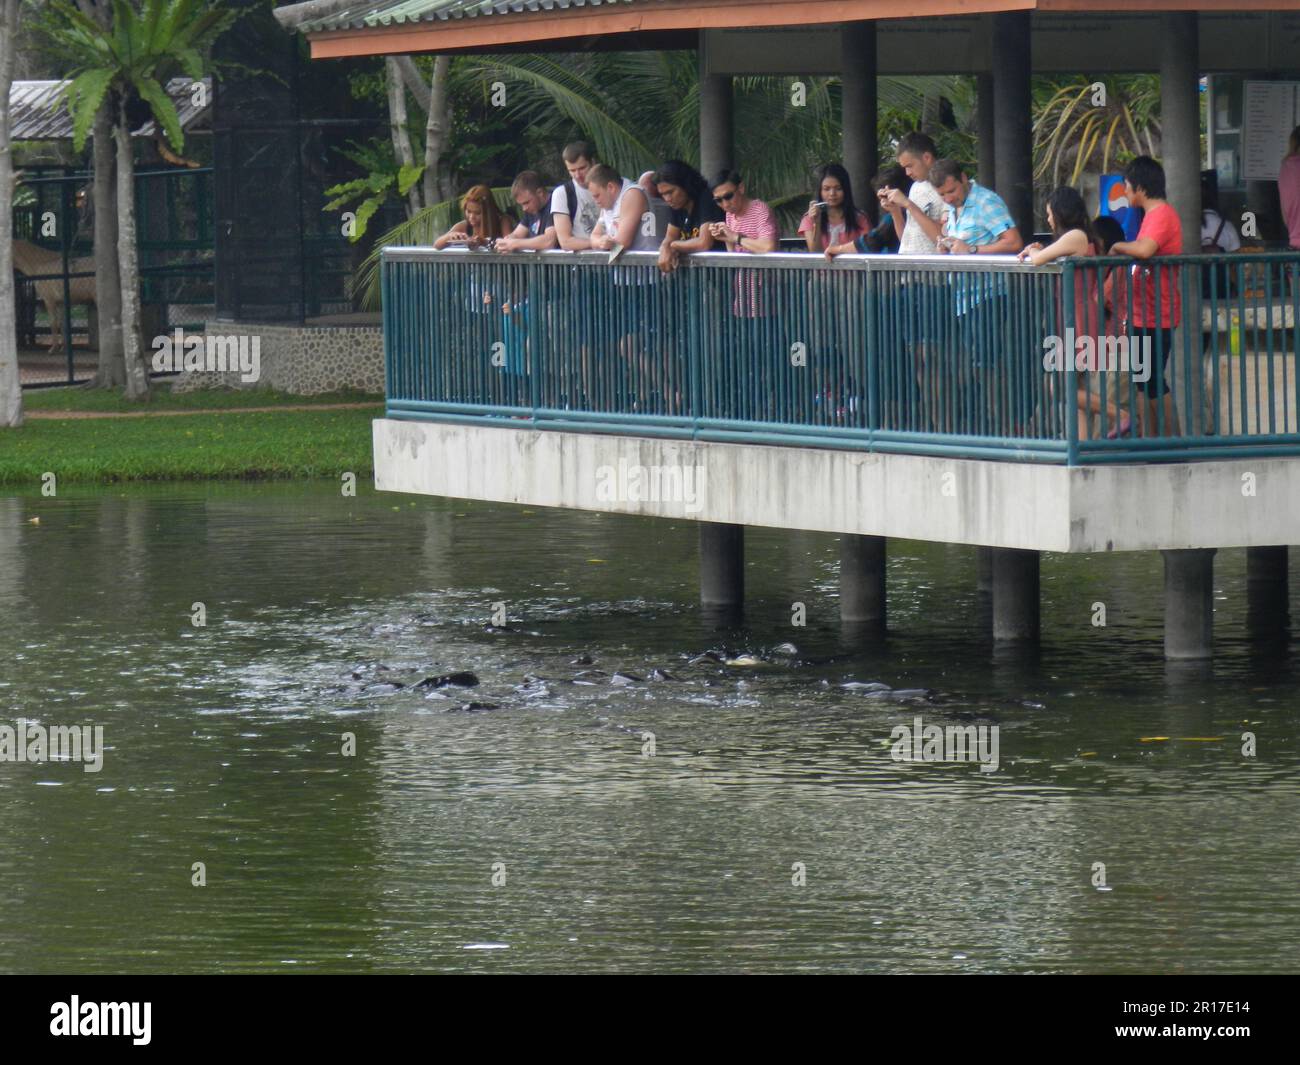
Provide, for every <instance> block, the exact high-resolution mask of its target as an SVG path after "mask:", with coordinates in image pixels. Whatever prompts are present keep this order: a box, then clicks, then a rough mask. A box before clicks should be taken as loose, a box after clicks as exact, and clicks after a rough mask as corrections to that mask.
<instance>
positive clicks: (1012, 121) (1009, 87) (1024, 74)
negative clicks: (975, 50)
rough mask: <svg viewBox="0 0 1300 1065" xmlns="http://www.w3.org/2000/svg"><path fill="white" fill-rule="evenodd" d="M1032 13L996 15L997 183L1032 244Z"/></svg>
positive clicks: (994, 20) (994, 96)
mask: <svg viewBox="0 0 1300 1065" xmlns="http://www.w3.org/2000/svg"><path fill="white" fill-rule="evenodd" d="M1029 14H1030V13H1029V12H1028V11H1007V12H1001V13H999V14H996V15H994V16H993V113H994V115H995V116H996V123H995V127H994V137H993V154H994V160H993V162H994V166H995V168H996V169H995V170H994V172H993V173H994V181H993V186H994V188H995V189H996V190H997V193H998V195H999V196H1001V197H1002V199H1003V200H1005V201H1006V204H1007V209H1008V210H1009V211H1010V212H1011V217H1012V218H1014V219H1015V220H1016V226H1017V227H1018V228H1019V229H1020V235H1021V236H1022V237H1023V238H1024V239H1025V242H1026V243H1028V242H1029V240H1030V239H1031V238H1032V237H1033V233H1034V150H1033V130H1032V116H1031V114H1030V98H1029V77H1030V74H1031V72H1032V70H1033V58H1032V52H1031V49H1030V35H1029Z"/></svg>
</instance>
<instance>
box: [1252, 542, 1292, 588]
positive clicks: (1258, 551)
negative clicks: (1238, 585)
mask: <svg viewBox="0 0 1300 1065" xmlns="http://www.w3.org/2000/svg"><path fill="white" fill-rule="evenodd" d="M1287 555H1288V548H1286V547H1248V548H1246V583H1247V584H1248V585H1251V584H1272V585H1279V584H1280V585H1281V586H1282V587H1283V588H1285V587H1286V583H1287V579H1288V576H1289V573H1288V567H1287Z"/></svg>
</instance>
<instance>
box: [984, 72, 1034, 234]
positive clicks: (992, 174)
mask: <svg viewBox="0 0 1300 1065" xmlns="http://www.w3.org/2000/svg"><path fill="white" fill-rule="evenodd" d="M976 91H977V93H978V96H977V97H976V103H975V130H976V133H975V135H976V137H977V138H978V139H979V153H980V154H979V161H978V166H979V182H980V184H981V185H987V186H989V187H992V188H996V181H997V163H996V161H997V152H995V151H994V150H993V145H994V141H996V140H997V135H998V133H997V112H996V111H995V110H994V106H995V105H994V102H993V75H992V74H978V75H976ZM1021 236H1025V234H1023V233H1022V234H1021ZM1026 239H1027V238H1026Z"/></svg>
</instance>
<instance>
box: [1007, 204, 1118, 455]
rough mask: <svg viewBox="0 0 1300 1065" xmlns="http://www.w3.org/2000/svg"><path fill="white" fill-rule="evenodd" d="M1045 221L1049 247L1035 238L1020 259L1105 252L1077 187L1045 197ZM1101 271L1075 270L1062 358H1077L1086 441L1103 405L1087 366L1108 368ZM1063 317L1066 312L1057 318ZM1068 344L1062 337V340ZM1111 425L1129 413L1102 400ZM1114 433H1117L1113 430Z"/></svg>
mask: <svg viewBox="0 0 1300 1065" xmlns="http://www.w3.org/2000/svg"><path fill="white" fill-rule="evenodd" d="M1047 224H1048V226H1049V227H1050V228H1051V230H1052V236H1053V237H1054V238H1055V239H1054V240H1053V241H1052V243H1051V244H1049V245H1048V246H1047V247H1043V245H1041V244H1038V243H1034V244H1030V245H1029V246H1028V247H1027V248H1025V249H1024V251H1022V252H1021V253H1020V256H1019V258H1020V261H1021V262H1030V263H1032V264H1033V265H1034V266H1046V265H1047V264H1048V263H1052V262H1055V261H1056V260H1058V259H1066V258H1080V259H1089V258H1092V257H1093V256H1095V255H1098V254H1103V249H1102V246H1101V242H1100V240H1099V239H1098V237H1097V234H1096V233H1095V232H1094V230H1093V226H1092V220H1091V218H1090V217H1089V215H1088V208H1087V206H1086V205H1085V204H1084V202H1083V197H1082V196H1081V195H1080V194H1079V191H1078V190H1077V189H1072V188H1070V187H1069V186H1062V187H1061V188H1058V189H1054V190H1053V191H1052V194H1051V195H1050V196H1048V197H1047ZM1097 288H1098V286H1097V270H1096V269H1095V268H1092V267H1089V266H1087V265H1084V266H1080V267H1079V268H1078V269H1077V270H1075V271H1074V337H1075V340H1074V346H1073V350H1065V351H1063V354H1064V357H1065V358H1069V359H1073V360H1074V366H1075V381H1076V387H1075V405H1076V407H1077V409H1078V419H1079V421H1078V429H1079V439H1080V440H1087V439H1088V434H1089V428H1090V424H1091V420H1092V415H1094V414H1100V413H1101V412H1102V410H1103V404H1102V402H1101V397H1100V396H1098V395H1096V394H1094V393H1093V391H1092V388H1091V387H1090V385H1089V381H1088V376H1087V373H1088V370H1090V369H1102V370H1105V369H1109V368H1110V367H1106V366H1102V365H1101V363H1100V359H1101V356H1102V355H1103V354H1104V353H1105V352H1106V351H1107V350H1108V345H1106V344H1105V343H1104V333H1105V327H1104V325H1103V323H1102V313H1103V312H1102V310H1101V307H1102V304H1101V301H1100V299H1099V298H1098V294H1097ZM1058 320H1063V316H1062V317H1061V318H1058ZM1062 343H1064V341H1062ZM1104 409H1105V410H1106V412H1107V414H1108V416H1109V425H1111V426H1114V427H1115V428H1116V430H1117V431H1118V433H1120V434H1122V433H1126V432H1127V431H1128V428H1129V426H1128V424H1127V423H1128V416H1127V415H1125V416H1124V424H1121V423H1120V422H1119V420H1118V419H1119V411H1118V409H1117V408H1116V406H1115V404H1114V402H1113V401H1112V402H1108V403H1106V404H1105V405H1104ZM1110 435H1112V436H1114V435H1117V433H1116V432H1112V433H1111V434H1110Z"/></svg>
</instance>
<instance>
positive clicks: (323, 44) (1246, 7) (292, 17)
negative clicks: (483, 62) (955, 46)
mask: <svg viewBox="0 0 1300 1065" xmlns="http://www.w3.org/2000/svg"><path fill="white" fill-rule="evenodd" d="M561 5H563V6H561ZM1010 11H1030V12H1043V13H1055V14H1080V15H1097V14H1108V13H1114V14H1138V13H1147V14H1154V13H1158V12H1173V11H1198V12H1207V13H1219V14H1232V13H1246V12H1251V13H1254V12H1267V11H1284V12H1285V11H1300V0H1244V2H1243V0H758V2H755V0H604V2H601V0H585V2H584V0H567V2H565V0H559V2H556V0H497V2H494V0H483V2H479V0H459V2H458V0H429V2H428V3H421V2H420V0H374V2H372V3H369V4H364V5H358V4H355V3H353V4H349V3H346V2H340V0H311V2H308V3H301V4H295V5H292V6H290V7H287V8H280V9H279V10H278V11H277V12H276V16H277V18H279V20H280V22H281V24H282V25H284V26H285V27H286V28H288V29H293V30H298V31H300V32H303V33H305V34H306V36H307V38H308V40H309V41H310V43H311V54H312V58H313V59H327V58H342V57H346V56H368V55H396V54H404V53H414V52H458V51H466V52H502V51H516V50H525V49H530V48H531V49H532V50H539V48H540V47H547V48H551V49H554V48H557V47H561V48H562V49H563V50H565V51H579V50H583V49H587V48H592V47H619V48H627V49H633V48H644V47H652V48H670V47H679V48H691V47H694V45H695V42H696V40H697V33H698V31H700V30H707V29H732V30H735V29H746V28H760V27H785V26H789V27H805V28H806V27H811V26H824V25H830V24H835V23H842V22H852V21H857V20H863V19H919V18H941V17H950V16H954V15H981V14H994V13H999V12H1010ZM335 26H337V28H333V27H335ZM326 27H329V28H326ZM610 38H613V40H611V39H610Z"/></svg>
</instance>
